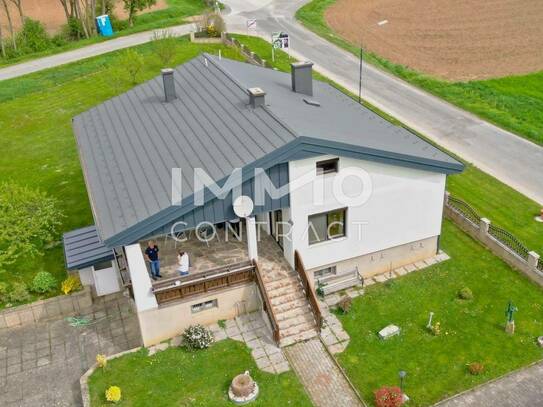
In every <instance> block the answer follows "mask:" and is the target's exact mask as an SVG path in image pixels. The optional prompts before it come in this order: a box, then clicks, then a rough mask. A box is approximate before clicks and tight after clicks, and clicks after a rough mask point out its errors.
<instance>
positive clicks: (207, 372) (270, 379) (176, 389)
mask: <svg viewBox="0 0 543 407" xmlns="http://www.w3.org/2000/svg"><path fill="white" fill-rule="evenodd" d="M219 361H220V362H219ZM217 362H219V363H217ZM246 370H249V372H250V374H251V376H252V377H253V379H254V380H255V381H256V382H257V383H258V385H259V387H260V395H259V397H258V398H257V400H256V401H255V402H253V403H251V406H277V407H284V406H289V405H290V406H296V407H298V406H300V407H301V406H311V402H310V401H309V398H308V396H307V395H306V393H305V391H304V389H303V387H302V385H301V384H300V382H299V381H298V379H297V378H296V376H295V375H294V373H293V372H292V371H290V372H286V373H282V374H280V375H275V374H271V373H264V372H262V371H261V370H259V369H258V368H257V367H256V364H255V362H254V360H253V358H252V357H251V353H250V351H249V349H248V348H247V347H246V346H245V345H244V344H242V343H240V342H236V341H233V340H224V341H220V342H217V343H216V344H214V345H212V346H211V347H210V348H209V349H207V350H202V351H197V352H193V353H190V352H187V351H185V350H184V349H182V348H169V349H167V350H165V351H163V352H159V353H156V354H155V355H153V356H151V357H149V356H147V354H146V351H145V350H141V351H139V352H137V353H135V354H129V355H126V356H123V357H121V358H119V359H115V360H112V361H110V362H109V363H108V366H107V368H106V370H97V371H96V372H95V373H94V374H93V375H92V376H91V377H90V380H89V388H90V393H91V403H92V406H93V407H97V406H102V405H111V404H109V403H106V401H105V397H104V392H105V390H106V389H107V388H108V387H109V386H112V385H116V386H119V387H120V388H121V392H122V401H121V402H120V403H119V404H118V405H120V406H134V407H136V406H149V405H150V403H151V400H152V405H153V406H156V407H160V406H164V407H170V406H189V405H190V406H206V407H207V406H209V407H215V406H232V405H233V404H232V402H230V401H229V400H228V395H227V392H228V387H229V385H230V382H231V381H232V379H233V378H234V376H236V375H238V374H240V373H243V372H244V371H246Z"/></svg>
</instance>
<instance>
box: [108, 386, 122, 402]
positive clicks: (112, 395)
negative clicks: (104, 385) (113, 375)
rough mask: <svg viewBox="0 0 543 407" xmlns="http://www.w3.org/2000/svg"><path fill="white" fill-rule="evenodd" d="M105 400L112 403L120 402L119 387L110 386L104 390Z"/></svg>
mask: <svg viewBox="0 0 543 407" xmlns="http://www.w3.org/2000/svg"><path fill="white" fill-rule="evenodd" d="M106 400H107V401H110V402H112V403H118V402H119V401H121V388H120V387H119V386H110V387H109V388H108V389H107V390H106Z"/></svg>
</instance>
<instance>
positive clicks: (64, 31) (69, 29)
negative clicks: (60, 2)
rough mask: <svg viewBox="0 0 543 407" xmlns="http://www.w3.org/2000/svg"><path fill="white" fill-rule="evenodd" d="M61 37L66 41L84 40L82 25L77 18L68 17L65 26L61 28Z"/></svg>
mask: <svg viewBox="0 0 543 407" xmlns="http://www.w3.org/2000/svg"><path fill="white" fill-rule="evenodd" d="M60 32H61V36H62V37H64V39H66V40H68V41H77V40H79V39H81V38H84V36H85V33H84V32H83V24H81V21H80V20H78V19H77V18H74V17H70V19H69V20H68V23H67V24H64V25H63V26H62V28H61V31H60Z"/></svg>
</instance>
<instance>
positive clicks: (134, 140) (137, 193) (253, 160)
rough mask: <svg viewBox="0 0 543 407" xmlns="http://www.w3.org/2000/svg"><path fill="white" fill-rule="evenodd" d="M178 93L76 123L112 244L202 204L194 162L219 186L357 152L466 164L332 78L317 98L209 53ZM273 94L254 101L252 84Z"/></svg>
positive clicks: (91, 188) (179, 72) (114, 105)
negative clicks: (176, 180)
mask: <svg viewBox="0 0 543 407" xmlns="http://www.w3.org/2000/svg"><path fill="white" fill-rule="evenodd" d="M174 80H175V85H176V92H177V96H178V97H177V99H175V100H174V101H172V102H170V103H165V102H164V101H163V99H164V96H163V93H164V92H163V85H162V78H161V76H158V77H156V78H154V79H152V80H150V81H148V82H145V83H143V84H141V85H139V86H136V87H135V88H133V89H132V90H130V91H128V92H126V93H124V94H122V95H120V96H117V97H115V98H113V99H111V100H108V101H107V102H105V103H103V104H101V105H99V106H96V107H94V108H92V109H90V110H89V111H87V112H85V113H82V114H80V115H79V116H77V117H75V118H74V120H73V127H74V132H75V134H76V139H77V143H78V147H79V151H80V157H81V162H82V166H83V170H84V174H85V181H86V183H87V189H88V192H89V196H90V200H91V205H92V209H93V213H94V218H95V221H96V226H97V229H98V231H99V234H100V237H101V239H102V241H103V242H105V243H106V244H107V245H108V246H110V247H114V246H116V245H120V244H128V243H133V242H135V241H137V240H138V239H140V238H141V237H143V236H146V235H148V234H149V233H151V232H153V231H155V230H158V229H160V228H161V227H164V225H167V224H168V223H169V222H172V221H173V220H175V219H176V218H180V217H182V216H183V215H184V214H185V213H188V212H189V211H191V210H193V209H194V208H193V205H192V204H191V202H190V201H191V196H192V194H193V193H194V191H193V189H194V185H193V179H194V168H202V169H204V170H205V171H206V172H207V173H208V174H209V175H210V176H211V177H212V178H213V179H214V180H215V181H216V182H218V181H220V180H224V179H225V178H226V177H227V176H228V175H230V174H231V172H232V170H233V169H234V168H244V169H250V168H253V167H255V166H258V167H261V168H264V169H267V168H270V167H272V166H273V165H276V164H278V163H281V162H286V161H288V160H289V159H292V157H301V156H311V155H315V154H320V153H332V154H337V155H339V154H343V155H351V156H353V157H358V158H362V159H371V160H376V161H381V162H386V163H390V164H394V165H405V166H409V167H413V168H421V169H426V170H429V171H438V172H444V173H453V172H459V171H461V170H462V168H463V166H462V164H461V163H459V162H457V161H456V160H454V159H453V158H451V157H450V156H448V155H447V154H445V153H444V152H442V151H441V150H439V149H437V148H436V147H434V146H432V145H431V144H430V143H428V142H426V141H424V140H422V139H421V138H419V137H417V136H416V135H414V134H412V133H410V132H409V131H407V130H405V129H403V128H400V127H397V126H394V125H392V124H390V123H389V122H388V121H386V120H384V119H383V118H381V117H380V116H378V115H376V114H375V113H373V112H371V111H370V110H368V109H366V108H364V107H362V106H360V105H359V104H357V103H355V102H354V101H353V100H351V99H350V98H349V97H348V96H346V95H344V94H343V93H341V92H339V91H338V90H336V89H335V88H333V87H331V86H330V85H328V84H325V83H322V82H319V81H315V82H314V87H313V89H314V95H313V96H312V97H311V99H312V100H315V101H317V102H318V103H319V104H320V106H313V105H311V104H308V103H306V102H304V101H303V99H304V98H308V97H307V96H305V95H301V94H297V93H294V92H292V90H291V78H290V74H288V73H283V72H278V71H274V70H271V69H265V68H260V67H256V66H253V65H249V64H246V63H243V62H238V61H232V60H228V59H224V58H223V59H221V60H219V59H218V58H216V57H214V56H210V55H207V54H204V55H202V56H200V57H197V58H194V59H192V60H191V61H189V62H187V63H185V64H183V65H181V66H179V67H177V68H176V69H175V74H174ZM250 87H260V88H262V89H264V91H265V92H266V106H265V107H264V108H257V109H253V108H251V107H250V106H249V97H248V93H247V88H250ZM172 168H181V169H182V174H183V204H182V205H181V206H172V203H171V196H170V195H171V190H170V189H171V186H170V182H171V169H172Z"/></svg>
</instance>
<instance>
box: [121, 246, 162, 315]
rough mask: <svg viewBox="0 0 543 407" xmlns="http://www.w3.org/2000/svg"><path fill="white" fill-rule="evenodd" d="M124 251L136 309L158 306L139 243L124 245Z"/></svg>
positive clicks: (148, 308) (141, 309) (139, 310)
mask: <svg viewBox="0 0 543 407" xmlns="http://www.w3.org/2000/svg"><path fill="white" fill-rule="evenodd" d="M125 251H126V262H127V263H128V270H129V272H130V280H131V281H132V290H133V292H134V301H135V302H136V309H137V310H138V312H142V311H146V310H150V309H156V308H158V303H157V301H156V297H155V294H154V293H153V291H152V287H153V285H152V283H151V278H150V277H149V273H148V272H147V265H146V263H145V259H144V258H143V253H142V251H141V247H140V245H139V244H138V243H136V244H133V245H130V246H125Z"/></svg>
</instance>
